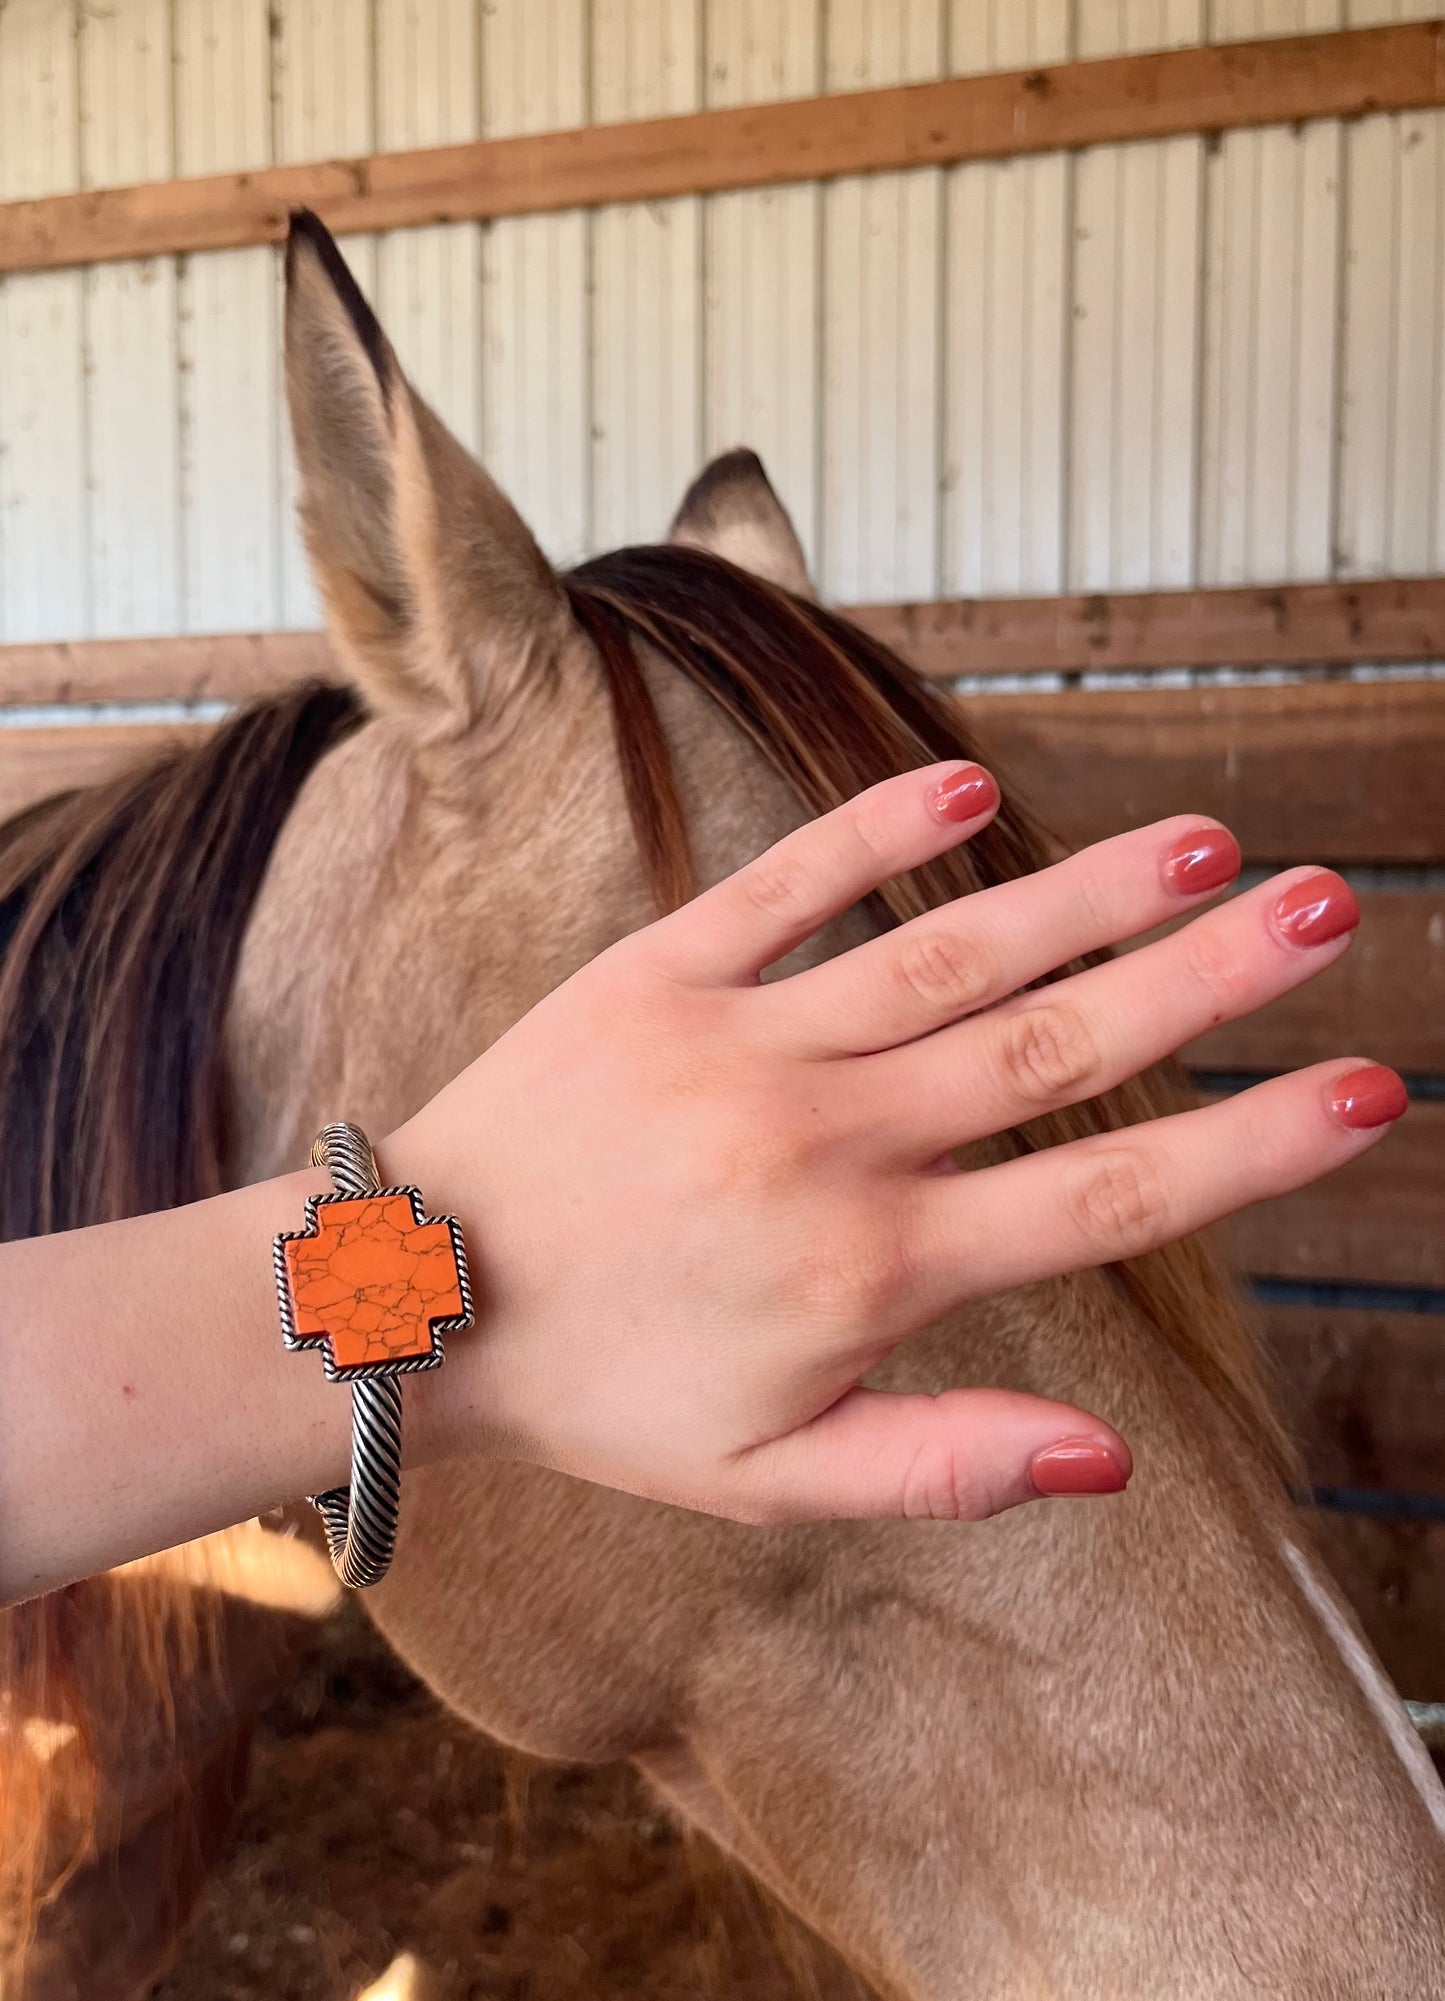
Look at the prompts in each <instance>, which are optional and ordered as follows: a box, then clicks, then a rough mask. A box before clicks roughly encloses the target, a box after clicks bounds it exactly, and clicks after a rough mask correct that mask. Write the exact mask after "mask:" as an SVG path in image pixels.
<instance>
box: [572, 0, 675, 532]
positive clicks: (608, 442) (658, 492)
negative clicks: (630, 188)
mask: <svg viewBox="0 0 1445 2001" xmlns="http://www.w3.org/2000/svg"><path fill="white" fill-rule="evenodd" d="M699 12H700V9H699V6H698V4H697V0H595V5H594V9H593V18H592V57H593V64H594V75H593V105H592V109H593V115H594V116H595V117H596V118H597V119H599V120H611V119H622V118H648V117H659V116H662V115H663V114H665V113H668V112H679V111H691V110H695V109H696V107H697V105H698V103H699V101H700V96H701V91H700V81H701V79H700V66H701V54H702V44H701V29H700V22H699V18H698V17H699ZM593 285H594V307H595V320H594V325H593V350H592V440H593V450H592V506H593V518H592V530H593V534H594V536H595V537H596V539H597V540H598V541H599V542H600V543H601V544H602V545H603V546H610V545H612V544H614V543H619V542H638V541H653V540H656V539H657V538H658V537H659V536H660V535H661V534H662V533H663V531H664V530H665V528H666V526H667V523H668V519H669V517H670V516H671V514H672V511H673V509H674V508H675V507H676V505H677V503H678V501H679V500H680V499H681V497H682V494H683V491H684V489H685V488H686V486H687V484H688V482H689V481H690V480H691V478H692V476H693V474H694V473H695V472H696V471H697V468H698V465H699V463H700V461H701V458H702V327H701V319H702V314H701V304H702V300H701V294H702V205H701V203H700V201H698V199H697V198H696V197H692V196H689V197H684V198H683V199H681V200H678V201H665V202H646V203H628V204H626V205H625V206H619V207H615V208H604V209H600V210H599V211H598V213H597V215H596V217H595V219H594V222H593Z"/></svg>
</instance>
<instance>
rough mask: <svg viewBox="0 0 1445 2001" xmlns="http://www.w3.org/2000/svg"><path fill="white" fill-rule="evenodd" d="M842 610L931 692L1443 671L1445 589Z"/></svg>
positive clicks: (1444, 585) (1281, 587)
mask: <svg viewBox="0 0 1445 2001" xmlns="http://www.w3.org/2000/svg"><path fill="white" fill-rule="evenodd" d="M845 609H846V610H847V612H848V616H849V617H850V618H851V619H852V620H853V621H854V622H855V623H856V624H858V625H861V626H863V627H864V628H865V630H867V631H868V632H871V633H872V634H873V635H874V636H875V637H876V638H878V639H881V640H882V641H883V642H884V644H885V645H887V646H891V647H893V648H894V649H895V650H896V651H897V652H899V653H902V654H903V655H904V657H905V658H906V659H907V660H908V661H909V662H910V664H911V665H912V666H913V667H915V668H916V669H917V670H918V672H919V673H920V674H927V675H929V676H930V677H932V678H933V679H936V680H953V679H955V678H957V677H959V676H962V675H968V674H1037V673H1052V674H1083V673H1089V672H1101V671H1118V672H1129V671H1144V670H1147V669H1150V668H1156V667H1308V666H1316V665H1345V664H1348V663H1350V662H1353V661H1369V662H1391V661H1396V662H1398V661H1412V660H1445V577H1398V578H1371V579H1369V580H1361V581H1359V582H1354V583H1326V584H1276V585H1269V586H1267V587H1263V588H1261V587H1253V586H1252V587H1249V588H1246V589H1242V590H1199V591H1133V592H1122V591H1121V592H1113V593H1108V594H1105V593H1098V594H1096V595H1093V596H1088V597H1034V598H946V599H941V600H938V601H936V602H933V603H928V604H877V605H856V606H850V607H845Z"/></svg>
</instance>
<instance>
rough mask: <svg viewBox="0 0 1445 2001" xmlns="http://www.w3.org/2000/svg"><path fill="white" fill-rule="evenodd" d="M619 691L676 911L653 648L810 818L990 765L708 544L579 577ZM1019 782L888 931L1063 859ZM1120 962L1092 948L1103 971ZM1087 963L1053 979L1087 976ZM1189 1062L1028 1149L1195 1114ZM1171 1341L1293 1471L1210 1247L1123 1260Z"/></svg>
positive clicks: (661, 873)
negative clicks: (705, 697) (948, 762)
mask: <svg viewBox="0 0 1445 2001" xmlns="http://www.w3.org/2000/svg"><path fill="white" fill-rule="evenodd" d="M564 581H565V584H566V588H567V592H568V596H569V598H570V600H571V604H572V610H573V614H574V616H575V617H576V619H577V621H578V623H579V624H580V625H581V626H582V627H583V629H584V630H585V631H586V632H587V634H588V636H589V637H590V638H591V640H592V643H593V645H594V646H595V648H596V649H597V652H598V655H599V657H600V659H601V662H602V668H603V672H604V674H605V675H606V677H607V681H608V686H609V689H610V690H611V693H612V701H613V713H614V717H615V719H616V726H617V735H618V752H619V758H620V761H621V766H622V772H623V778H624V782H625V785H626V788H627V797H628V805H629V808H630V810H631V814H632V819H633V824H634V826H635V828H636V830H637V835H638V841H639V845H640V847H641V849H642V854H643V859H644V862H645V863H646V865H647V868H648V872H649V876H650V878H651V883H652V888H653V893H654V896H655V897H656V898H657V901H658V903H659V905H660V907H662V908H664V909H665V908H669V907H673V906H675V905H676V904H678V903H680V902H684V901H685V900H686V899H687V897H688V896H690V895H691V894H692V893H693V890H694V887H695V885H694V882H693V878H692V865H691V857H690V855H689V852H688V846H687V824H686V819H685V816H684V814H683V810H682V804H681V800H680V799H679V797H678V792H677V785H676V781H675V779H674V777H673V774H672V770H671V766H670V763H669V761H668V757H667V746H666V740H665V738H664V736H663V732H662V726H661V723H660V721H659V719H658V717H657V713H656V710H655V708H654V706H653V703H652V699H651V696H650V693H649V690H648V687H647V683H646V680H645V678H644V676H643V673H642V669H641V666H640V663H639V660H638V654H637V645H638V643H640V644H642V645H643V646H646V647H648V648H651V649H653V650H654V651H655V652H656V653H658V654H660V655H661V656H662V658H663V659H664V660H666V661H667V662H668V664H669V665H670V666H672V667H673V668H675V669H676V670H677V671H678V672H679V673H681V674H683V675H685V676H686V677H687V678H688V679H689V680H690V681H692V682H693V683H695V684H696V686H698V687H699V688H702V689H704V690H705V691H706V692H707V693H708V694H709V695H710V696H711V697H712V698H713V700H714V701H715V702H716V703H717V704H718V706H719V707H720V708H721V709H722V710H723V711H724V712H725V713H726V714H727V716H728V717H729V718H730V719H731V721H732V722H733V723H734V724H735V725H736V727H737V728H738V729H740V730H741V731H742V732H743V733H744V735H746V736H747V737H748V738H749V739H750V740H751V741H752V742H753V743H754V744H755V745H756V747H757V749H758V750H759V751H760V752H761V754H762V756H763V757H764V758H765V759H766V760H767V762H768V763H769V764H770V765H771V766H772V767H773V769H774V770H775V771H777V772H778V773H779V774H780V776H781V777H783V778H784V779H785V780H786V781H787V783H788V784H789V785H790V786H791V788H792V789H793V791H794V792H795V793H796V794H797V796H798V797H799V799H801V800H802V802H803V804H804V805H805V806H807V808H808V810H809V811H810V812H812V813H826V812H828V811H830V810H831V809H832V808H833V807H835V806H839V805H841V804H842V803H843V802H844V800H846V799H850V798H852V797H853V796H854V794H855V793H857V792H861V791H862V790H863V789H864V788H865V787H867V786H869V785H876V784H877V783H878V782H879V781H880V780H881V779H884V778H887V777H890V776H891V775H892V774H893V773H895V772H898V771H904V770H907V769H908V768H909V767H910V766H913V765H919V764H928V763H934V762H937V761H940V760H942V759H945V758H970V759H971V758H977V757H979V756H980V750H979V747H978V745H977V744H976V743H975V742H974V741H973V739H972V738H971V736H970V734H969V731H968V729H967V726H966V720H965V714H964V710H963V706H962V704H961V703H959V702H958V701H956V700H954V699H952V698H951V697H948V696H945V695H943V694H942V693H941V692H939V691H938V690H936V689H934V688H932V687H931V686H930V685H929V684H928V683H927V682H925V681H923V680H921V679H920V678H919V677H918V676H917V675H916V674H914V673H913V672H912V671H911V670H910V669H909V668H908V667H907V666H906V665H905V664H904V662H903V661H902V660H901V659H900V658H899V657H898V656H897V655H896V654H894V653H892V652H890V651H889V649H888V648H887V647H885V646H883V645H881V644H880V643H879V642H878V641H877V640H875V639H873V638H871V637H870V636H869V635H868V634H866V633H865V632H863V631H862V630H861V629H860V628H859V627H858V626H856V625H854V624H852V623H851V622H850V621H849V620H848V619H847V618H845V617H843V616H841V615H840V614H839V613H837V612H831V611H827V610H825V609H824V608H823V607H822V606H820V605H818V604H815V603H813V602H812V601H811V600H810V599H806V598H802V597H798V596H795V595H794V594H793V593H792V592H791V591H787V590H784V589H783V588H781V587H780V586H779V585H777V584H773V583H769V582H766V581H764V580H763V579H762V578H759V577H756V576H754V575H752V574H751V573H746V572H744V571H742V570H739V569H738V568H737V567H736V566H735V565H733V564H732V563H728V562H725V561H723V560H722V559H721V558H720V557H718V556H714V555H710V554H708V553H707V552H705V551H702V550H698V549H693V548H683V547H679V546H677V545H675V544H667V545H659V546H657V547H647V548H631V549H619V550H616V551H614V552H613V553H612V554H610V555H606V556H599V557H597V558H596V559H595V560H593V561H591V562H588V563H584V564H582V565H581V566H580V567H579V568H577V569H575V570H573V571H572V572H571V573H570V574H569V575H568V576H567V578H566V579H565V580H564ZM1063 852H1064V850H1063V847H1062V844H1060V843H1059V842H1057V841H1055V840H1053V839H1052V838H1051V837H1050V836H1049V835H1048V834H1047V833H1046V832H1045V830H1044V829H1043V828H1042V826H1041V825H1040V824H1039V822H1037V821H1036V820H1035V819H1034V817H1033V816H1032V814H1031V813H1030V812H1029V810H1028V808H1027V807H1026V806H1024V805H1022V804H1020V803H1019V799H1018V797H1017V796H1016V795H1015V793H1014V791H1013V789H1012V787H1010V786H1008V785H1007V784H1006V785H1005V787H1004V798H1003V805H1002V807H1001V809H1000V811H999V813H998V815H997V817H996V818H995V819H994V821H993V822H992V824H991V825H989V826H987V827H985V828H984V829H983V831H982V832H981V833H979V834H977V835H976V836H975V837H974V838H973V840H971V841H969V842H967V843H965V844H964V845H963V846H961V847H958V848H954V849H952V850H951V851H950V852H949V853H948V854H946V855H944V856H942V857H941V858H940V859H939V860H938V861H935V862H930V863H928V864H926V865H925V866H924V867H922V868H919V869H915V870H914V871H913V872H912V873H911V874H909V875H907V876H903V877H900V878H899V879H898V880H896V881H894V882H891V883H888V884H885V886H884V887H883V888H882V889H881V890H879V891H878V893H877V895H876V896H874V897H872V898H870V899H869V902H870V905H871V909H872V913H873V915H874V917H875V918H876V920H877V922H878V923H879V924H880V925H882V926H888V925H894V924H901V923H906V922H907V921H908V919H909V918H911V917H916V916H918V915H919V914H920V913H921V912H922V911H924V910H930V909H936V908H937V907H938V906H939V905H940V904H942V903H946V902H949V901H951V900H952V899H953V898H954V897H957V896H966V895H968V894H970V893H971V892H972V891H974V890H978V889H985V888H987V887H989V885H990V884H993V883H998V882H1005V881H1008V880H1011V879H1012V878H1014V877H1017V876H1020V875H1029V874H1032V873H1033V872H1034V871H1035V870H1036V869H1039V868H1042V867H1044V866H1046V865H1047V864H1048V863H1049V862H1051V861H1054V860H1056V859H1057V858H1058V857H1059V855H1060V854H1061V853H1063ZM1105 956H1107V955H1105V954H1096V955H1094V960H1093V962H1094V963H1097V962H1098V960H1099V959H1102V958H1103V957H1105ZM1082 963H1084V962H1082V961H1081V962H1076V963H1075V964H1074V965H1071V966H1064V967H1061V968H1060V969H1059V973H1058V974H1056V975H1055V977H1059V976H1061V975H1062V974H1064V973H1068V972H1071V971H1075V970H1077V969H1078V965H1080V964H1082ZM1189 1101H1190V1100H1189V1093H1188V1089H1187V1086H1186V1084H1185V1081H1184V1078H1183V1075H1182V1073H1181V1072H1180V1071H1179V1070H1178V1068H1177V1066H1175V1065H1173V1064H1165V1065H1160V1066H1158V1067H1157V1068H1156V1069H1154V1070H1153V1071H1151V1072H1149V1073H1147V1074H1146V1075H1144V1076H1142V1077H1139V1078H1135V1079H1132V1080H1131V1081H1130V1082H1128V1083H1127V1084H1124V1085H1121V1086H1120V1087H1119V1088H1118V1089H1116V1090H1113V1091H1107V1092H1105V1093H1103V1094H1102V1095H1101V1096H1100V1097H1097V1098H1093V1099H1090V1100H1089V1101H1088V1102H1087V1103H1086V1104H1082V1105H1073V1106H1069V1107H1067V1108H1066V1109H1065V1110H1063V1111H1059V1112H1053V1113H1049V1114H1047V1115H1046V1116H1044V1117H1042V1118H1039V1119H1035V1120H1033V1121H1031V1122H1030V1124H1029V1125H1028V1126H1026V1127H1023V1128H1020V1129H1019V1130H1018V1131H1017V1132H1015V1133H1014V1134H1013V1135H1012V1136H1011V1139H1012V1143H1013V1144H1014V1145H1015V1146H1016V1147H1018V1148H1019V1149H1020V1150H1025V1149H1032V1148H1038V1147H1046V1146H1055V1145H1059V1144H1061V1143H1063V1142H1065V1141H1068V1140H1072V1139H1079V1138H1083V1137H1085V1136H1087V1135H1089V1134H1092V1133H1102V1132H1117V1131H1119V1130H1120V1129H1121V1128H1123V1127H1125V1126H1129V1125H1137V1124H1139V1123H1140V1122H1141V1121H1143V1120H1146V1119H1152V1118H1158V1117H1160V1116H1161V1115H1163V1114H1165V1113H1168V1112H1172V1111H1178V1110H1179V1109H1181V1107H1182V1106H1183V1105H1186V1104H1187V1103H1189ZM1106 1280H1107V1282H1109V1283H1112V1284H1114V1285H1116V1286H1117V1287H1119V1288H1120V1290H1121V1291H1122V1292H1123V1293H1124V1294H1125V1295H1126V1296H1127V1298H1128V1299H1129V1300H1130V1301H1131V1302H1132V1304H1133V1306H1134V1307H1135V1308H1136V1309H1137V1310H1138V1311H1139V1312H1140V1313H1141V1314H1142V1315H1143V1317H1144V1319H1145V1320H1146V1322H1147V1323H1148V1324H1149V1325H1150V1326H1152V1327H1153V1329H1154V1330H1155V1332H1156V1333H1157V1334H1158V1335H1159V1336H1160V1338H1161V1339H1162V1340H1163V1341H1164V1342H1165V1343H1166V1344H1167V1345H1168V1346H1169V1347H1170V1348H1172V1349H1173V1350H1174V1351H1175V1353H1176V1354H1177V1355H1178V1356H1179V1357H1180V1359H1181V1360H1182V1361H1183V1362H1184V1363H1185V1364H1186V1365H1187V1366H1188V1367H1189V1368H1190V1369H1191V1370H1192V1372H1193V1373H1194V1375H1195V1376H1197V1377H1198V1378H1199V1380H1200V1381H1201V1382H1202V1383H1203V1384H1204V1385H1205V1387H1206V1388H1207V1389H1208V1390H1209V1391H1210V1392H1211V1393H1212V1394H1213V1396H1214V1397H1215V1399H1216V1400H1217V1402H1218V1403H1219V1404H1220V1405H1221V1406H1222V1407H1223V1409H1224V1410H1225V1412H1226V1413H1227V1414H1228V1416H1229V1417H1230V1418H1231V1419H1232V1420H1233V1421H1234V1422H1235V1424H1236V1425H1237V1426H1238V1427H1239V1428H1240V1430H1241V1431H1242V1432H1243V1434H1244V1435H1245V1437H1247V1438H1248V1439H1249V1440H1250V1441H1251V1442H1252V1443H1253V1444H1254V1446H1255V1448H1256V1449H1257V1450H1262V1451H1263V1453H1264V1455H1265V1457H1266V1459H1267V1460H1268V1462H1269V1463H1270V1464H1271V1466H1272V1467H1273V1468H1274V1470H1275V1471H1276V1472H1278V1473H1279V1475H1280V1476H1281V1477H1282V1478H1290V1477H1292V1476H1293V1474H1294V1470H1295V1467H1294V1457H1295V1456H1294V1451H1293V1448H1292V1446H1291V1444H1290V1442H1289V1440H1288V1438H1287V1436H1286V1434H1285V1432H1284V1429H1283V1427H1282V1426H1281V1424H1280V1422H1279V1419H1278V1416H1277V1415H1276V1412H1275V1410H1274V1407H1273V1403H1272V1400H1271V1398H1270V1395H1269V1392H1268V1390H1267V1387H1266V1384H1265V1380H1264V1376H1263V1372H1262V1370H1261V1368H1260V1364H1259V1359H1258V1354H1257V1351H1256V1348H1255V1343H1254V1341H1253V1339H1252V1337H1251V1335H1250V1333H1249V1331H1248V1329H1247V1327H1246V1325H1245V1323H1244V1320H1243V1318H1242V1316H1241V1313H1240V1311H1239V1306H1238V1302H1237V1297H1236V1294H1235V1290H1234V1287H1233V1284H1232V1282H1231V1280H1230V1279H1229V1278H1228V1276H1227V1275H1226V1274H1225V1272H1224V1271H1223V1270H1222V1268H1221V1267H1220V1265H1219V1264H1218V1262H1217V1260H1216V1259H1215V1258H1214V1257H1213V1256H1212V1255H1211V1253H1210V1252H1209V1250H1208V1249H1207V1247H1206V1246H1205V1245H1204V1243H1203V1242H1202V1241H1201V1240H1200V1239H1199V1238H1197V1237H1192V1238H1187V1239H1185V1241H1184V1242H1182V1243H1179V1244H1171V1245H1168V1246H1166V1247H1165V1248H1164V1249H1162V1250H1158V1251H1152V1252H1150V1253H1149V1254H1148V1255H1147V1256H1145V1257H1139V1258H1132V1259H1130V1260H1129V1261H1128V1262H1127V1263H1121V1264H1117V1265H1113V1266H1110V1267H1108V1269H1107V1273H1106Z"/></svg>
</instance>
